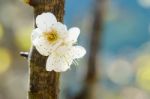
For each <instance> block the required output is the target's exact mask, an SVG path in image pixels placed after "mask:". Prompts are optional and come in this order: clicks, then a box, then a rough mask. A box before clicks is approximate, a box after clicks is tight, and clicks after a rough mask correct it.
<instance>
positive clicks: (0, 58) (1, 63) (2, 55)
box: [0, 48, 11, 74]
mask: <svg viewBox="0 0 150 99" xmlns="http://www.w3.org/2000/svg"><path fill="white" fill-rule="evenodd" d="M10 63H11V57H10V52H9V51H8V50H7V49H5V48H0V74H2V73H4V72H6V71H7V70H8V69H9V67H10Z"/></svg>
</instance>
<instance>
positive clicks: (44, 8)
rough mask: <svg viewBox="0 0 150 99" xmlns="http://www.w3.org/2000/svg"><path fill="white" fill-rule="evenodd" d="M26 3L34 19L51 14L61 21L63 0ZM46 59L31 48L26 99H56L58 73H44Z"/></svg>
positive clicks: (42, 0)
mask: <svg viewBox="0 0 150 99" xmlns="http://www.w3.org/2000/svg"><path fill="white" fill-rule="evenodd" d="M28 3H29V4H30V5H31V6H33V8H34V17H36V16H37V15H39V14H41V13H43V12H52V13H53V14H54V15H55V16H56V17H57V20H58V21H60V22H62V21H63V16H64V0H29V2H28ZM35 27H36V26H35ZM46 59H47V57H44V56H42V55H40V54H39V53H38V52H37V50H36V49H35V47H34V46H33V47H32V48H31V51H30V53H29V56H28V60H29V68H30V78H29V92H28V99H58V94H59V78H60V73H57V72H54V71H52V72H48V71H46V69H45V63H46Z"/></svg>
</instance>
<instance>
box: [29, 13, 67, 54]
mask: <svg viewBox="0 0 150 99" xmlns="http://www.w3.org/2000/svg"><path fill="white" fill-rule="evenodd" d="M36 25H37V28H36V29H35V30H33V32H32V42H33V45H34V46H35V47H36V49H37V50H38V52H39V53H40V54H42V55H44V56H48V55H49V54H50V53H51V52H52V51H53V50H55V49H56V48H57V47H58V46H59V45H60V44H61V43H62V42H63V40H64V39H65V38H66V37H67V36H68V34H67V27H66V26H65V25H64V24H62V23H60V22H57V20H56V18H55V16H54V15H53V14H52V13H43V14H41V15H39V16H37V18H36Z"/></svg>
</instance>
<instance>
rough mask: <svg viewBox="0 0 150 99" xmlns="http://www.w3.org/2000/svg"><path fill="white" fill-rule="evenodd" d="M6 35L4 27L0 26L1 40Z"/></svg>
mask: <svg viewBox="0 0 150 99" xmlns="http://www.w3.org/2000/svg"><path fill="white" fill-rule="evenodd" d="M3 34H4V30H3V26H2V25H1V24H0V39H1V38H2V36H3Z"/></svg>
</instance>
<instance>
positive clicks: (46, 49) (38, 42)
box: [33, 36, 53, 56]
mask: <svg viewBox="0 0 150 99" xmlns="http://www.w3.org/2000/svg"><path fill="white" fill-rule="evenodd" d="M33 45H34V46H35V47H36V49H37V51H38V52H39V53H40V54H41V55H43V56H48V55H49V54H50V53H51V52H52V50H53V45H51V44H49V42H47V41H46V40H45V39H44V38H43V37H42V36H40V37H38V38H36V39H35V40H33Z"/></svg>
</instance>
